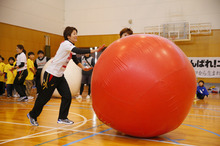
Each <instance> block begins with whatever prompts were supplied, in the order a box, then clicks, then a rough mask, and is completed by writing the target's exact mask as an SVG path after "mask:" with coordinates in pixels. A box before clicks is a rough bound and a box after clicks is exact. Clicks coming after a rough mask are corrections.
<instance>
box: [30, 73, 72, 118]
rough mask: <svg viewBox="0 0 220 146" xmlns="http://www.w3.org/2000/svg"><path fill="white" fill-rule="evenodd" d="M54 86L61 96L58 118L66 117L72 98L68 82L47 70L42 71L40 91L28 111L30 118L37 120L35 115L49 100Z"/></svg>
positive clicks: (37, 114) (38, 113)
mask: <svg viewBox="0 0 220 146" xmlns="http://www.w3.org/2000/svg"><path fill="white" fill-rule="evenodd" d="M56 88H57V90H58V92H59V93H60V95H61V96H62V98H61V105H60V112H59V118H58V119H66V118H67V116H68V113H69V108H70V104H71V100H72V98H71V92H70V89H69V86H68V83H67V81H66V79H65V77H64V76H62V77H55V76H53V75H51V74H49V73H47V72H45V73H44V78H43V83H42V86H41V91H40V92H39V95H38V97H37V99H36V101H35V104H34V107H33V109H32V110H31V111H30V116H31V117H32V118H34V119H36V120H37V117H38V116H39V115H40V113H41V112H42V109H43V107H44V105H45V104H46V103H47V102H48V101H49V100H50V98H51V96H52V95H53V92H54V90H55V89H56Z"/></svg>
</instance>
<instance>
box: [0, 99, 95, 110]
mask: <svg viewBox="0 0 220 146" xmlns="http://www.w3.org/2000/svg"><path fill="white" fill-rule="evenodd" d="M0 102H1V100H0ZM2 103H3V104H4V103H7V104H18V105H24V104H25V105H34V103H30V102H25V103H21V102H19V103H18V102H16V101H10V102H2ZM0 104H1V103H0ZM44 106H48V107H49V106H51V107H60V106H58V105H50V104H46V105H44ZM75 106H76V105H75ZM70 108H79V109H89V110H91V109H92V107H91V105H90V107H86V106H84V107H80V106H78V107H70Z"/></svg>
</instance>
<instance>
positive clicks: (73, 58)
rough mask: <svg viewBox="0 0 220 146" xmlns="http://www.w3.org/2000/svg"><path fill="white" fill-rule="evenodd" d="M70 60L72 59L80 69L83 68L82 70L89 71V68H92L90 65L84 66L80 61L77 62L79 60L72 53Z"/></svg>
mask: <svg viewBox="0 0 220 146" xmlns="http://www.w3.org/2000/svg"><path fill="white" fill-rule="evenodd" d="M72 60H73V62H75V63H76V64H77V65H78V66H79V67H80V68H81V69H82V70H84V71H90V70H91V69H92V67H90V68H85V67H84V66H83V65H82V64H81V63H80V62H79V60H78V59H77V57H76V55H73V56H72Z"/></svg>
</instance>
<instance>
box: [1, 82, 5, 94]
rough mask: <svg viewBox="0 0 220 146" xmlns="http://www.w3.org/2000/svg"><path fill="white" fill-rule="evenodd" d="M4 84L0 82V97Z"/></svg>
mask: <svg viewBox="0 0 220 146" xmlns="http://www.w3.org/2000/svg"><path fill="white" fill-rule="evenodd" d="M4 90H5V83H4V82H0V95H2V94H3V93H5V91H4Z"/></svg>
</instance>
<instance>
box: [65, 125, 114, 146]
mask: <svg viewBox="0 0 220 146" xmlns="http://www.w3.org/2000/svg"><path fill="white" fill-rule="evenodd" d="M111 129H112V128H109V129H106V130H103V131H101V132H98V133H95V134H92V135H89V136H87V137H84V138H81V139H78V140H76V141H73V142H70V143H68V144H65V145H63V146H68V145H71V144H74V143H77V142H80V141H83V140H85V139H88V138H90V137H93V136H96V135H98V134H101V133H104V132H106V131H109V130H111Z"/></svg>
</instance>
